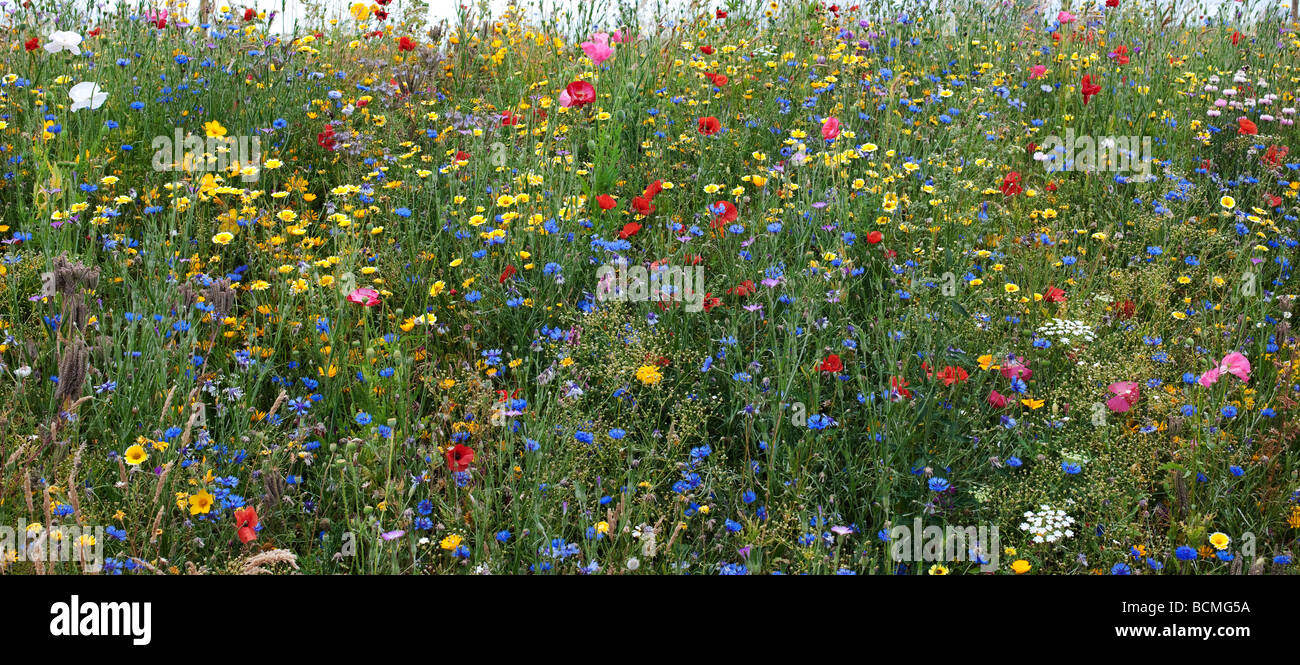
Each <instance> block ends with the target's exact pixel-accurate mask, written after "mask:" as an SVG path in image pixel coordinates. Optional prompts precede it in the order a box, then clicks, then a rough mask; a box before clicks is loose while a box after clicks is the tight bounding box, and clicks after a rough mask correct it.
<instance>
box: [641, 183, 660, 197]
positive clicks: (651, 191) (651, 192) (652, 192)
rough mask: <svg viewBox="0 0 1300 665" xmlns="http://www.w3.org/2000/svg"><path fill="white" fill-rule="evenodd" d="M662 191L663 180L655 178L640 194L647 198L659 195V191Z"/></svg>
mask: <svg viewBox="0 0 1300 665" xmlns="http://www.w3.org/2000/svg"><path fill="white" fill-rule="evenodd" d="M662 191H664V181H662V180H656V181H654V182H652V183H650V184H649V185H648V186H647V187H646V188H645V193H644V194H642V195H641V196H644V197H646V198H647V199H653V198H654V197H656V196H659V192H662Z"/></svg>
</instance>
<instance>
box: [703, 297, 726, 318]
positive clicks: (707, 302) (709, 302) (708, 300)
mask: <svg viewBox="0 0 1300 665" xmlns="http://www.w3.org/2000/svg"><path fill="white" fill-rule="evenodd" d="M721 304H722V300H721V299H719V298H715V297H713V293H712V292H710V293H706V294H704V311H705V312H706V313H707V312H708V311H709V310H711V309H713V308H714V307H717V306H718V305H721Z"/></svg>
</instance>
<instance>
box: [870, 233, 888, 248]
mask: <svg viewBox="0 0 1300 665" xmlns="http://www.w3.org/2000/svg"><path fill="white" fill-rule="evenodd" d="M884 239H885V234H883V233H881V232H879V231H872V232H870V233H868V234H867V242H868V243H870V244H872V245H878V244H880V241H881V240H884Z"/></svg>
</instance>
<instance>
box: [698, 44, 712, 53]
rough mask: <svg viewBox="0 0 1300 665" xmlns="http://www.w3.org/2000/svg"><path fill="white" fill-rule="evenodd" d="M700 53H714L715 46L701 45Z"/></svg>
mask: <svg viewBox="0 0 1300 665" xmlns="http://www.w3.org/2000/svg"><path fill="white" fill-rule="evenodd" d="M700 53H703V54H704V55H713V47H712V46H709V45H708V44H705V45H704V46H701V47H700Z"/></svg>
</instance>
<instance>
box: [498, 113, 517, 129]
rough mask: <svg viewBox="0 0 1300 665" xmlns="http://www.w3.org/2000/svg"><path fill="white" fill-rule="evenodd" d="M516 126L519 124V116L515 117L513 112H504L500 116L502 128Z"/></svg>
mask: <svg viewBox="0 0 1300 665" xmlns="http://www.w3.org/2000/svg"><path fill="white" fill-rule="evenodd" d="M517 124H519V116H517V115H515V112H514V111H506V112H505V113H502V114H501V126H502V127H513V126H515V125H517Z"/></svg>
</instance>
